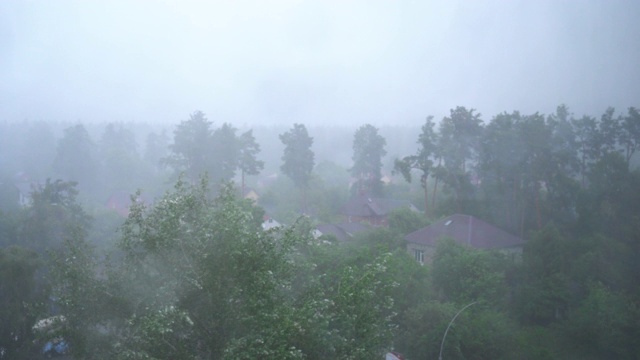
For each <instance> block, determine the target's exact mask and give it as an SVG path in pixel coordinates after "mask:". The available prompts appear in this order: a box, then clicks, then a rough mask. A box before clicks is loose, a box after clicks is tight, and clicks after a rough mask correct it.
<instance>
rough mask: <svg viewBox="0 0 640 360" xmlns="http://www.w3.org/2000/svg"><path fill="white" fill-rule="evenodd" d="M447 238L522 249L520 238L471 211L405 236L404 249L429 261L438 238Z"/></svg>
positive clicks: (480, 245)
mask: <svg viewBox="0 0 640 360" xmlns="http://www.w3.org/2000/svg"><path fill="white" fill-rule="evenodd" d="M444 238H450V239H453V241H455V242H456V243H458V244H461V245H466V246H470V247H472V248H474V249H482V250H499V251H502V252H505V253H508V254H512V255H513V256H516V255H519V254H521V253H522V247H523V245H524V243H525V242H524V240H522V239H521V238H519V237H517V236H514V235H511V234H509V233H508V232H506V231H504V230H502V229H499V228H497V227H495V226H494V225H491V224H489V223H487V222H485V221H483V220H480V219H478V218H476V217H473V216H471V215H460V214H456V215H451V216H448V217H446V218H444V219H441V220H439V221H437V222H435V223H433V224H431V225H429V226H427V227H424V228H422V229H420V230H417V231H414V232H412V233H410V234H408V235H407V236H405V240H407V251H408V252H409V254H410V255H411V256H413V257H414V258H415V259H416V261H418V262H419V263H421V264H424V263H425V262H426V263H430V262H431V259H432V258H433V255H434V254H435V251H436V247H437V246H438V242H439V241H440V240H441V239H444Z"/></svg>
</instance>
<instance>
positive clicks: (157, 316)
mask: <svg viewBox="0 0 640 360" xmlns="http://www.w3.org/2000/svg"><path fill="white" fill-rule="evenodd" d="M637 150H640V112H639V111H638V109H636V108H633V107H631V108H629V109H627V110H626V111H622V112H619V111H618V112H616V111H615V110H614V109H612V108H609V109H606V111H605V112H604V113H603V114H602V115H600V116H598V117H593V116H588V115H584V116H576V115H574V114H572V113H571V111H570V110H569V108H568V107H566V106H564V105H561V106H559V107H558V108H557V110H556V112H555V113H553V114H540V113H534V114H521V113H520V112H518V111H514V112H511V113H506V112H505V113H501V114H497V115H495V116H493V117H491V118H488V117H484V116H483V115H481V114H480V113H479V112H478V111H476V110H475V109H470V108H466V107H457V108H455V109H451V110H450V113H449V115H448V116H446V117H444V118H442V119H438V120H437V121H436V119H434V118H433V117H430V116H429V117H426V118H425V121H424V122H423V123H422V124H421V125H420V126H416V127H408V126H407V127H405V126H391V125H387V126H380V127H376V126H374V125H371V124H359V125H357V126H344V127H329V126H326V127H325V126H315V127H307V126H306V125H304V123H303V122H302V121H301V122H299V123H296V124H291V126H281V127H279V126H271V127H265V126H255V127H252V128H249V127H246V126H244V127H236V126H234V125H232V124H230V123H228V122H225V121H224V119H215V118H214V119H209V118H208V117H207V114H204V113H202V112H200V111H195V112H194V113H192V114H187V115H186V116H185V119H183V120H182V121H180V122H179V123H177V124H175V125H171V126H164V127H163V126H160V125H158V124H153V123H144V122H140V123H119V122H112V123H108V124H94V123H79V122H74V123H68V124H63V123H48V122H45V121H26V120H25V121H19V122H8V121H5V122H0V359H36V358H40V357H46V356H57V355H63V356H70V357H72V358H76V359H327V358H335V359H363V360H364V359H382V358H384V354H385V353H386V352H389V351H395V352H398V353H402V354H403V356H404V358H405V359H435V358H438V357H439V356H442V358H443V359H637V358H638V357H639V356H640V341H638V339H640V321H638V320H639V319H640V262H639V261H638V260H637V259H638V258H640V155H638V152H640V151H637ZM362 195H364V196H369V197H371V198H383V199H393V200H403V201H407V202H410V203H412V204H413V205H414V206H415V207H416V208H417V209H418V210H419V211H418V212H414V211H402V210H397V211H393V212H391V213H390V215H389V219H388V224H387V223H385V226H370V227H369V228H368V230H367V231H363V232H359V233H357V234H350V235H353V236H352V237H351V238H350V239H349V240H348V241H338V240H337V239H336V238H335V237H332V236H326V235H323V236H320V237H318V236H314V234H315V232H316V230H315V229H317V226H318V225H319V224H334V223H339V222H341V221H343V220H344V214H343V207H344V205H345V204H346V203H347V202H348V201H349V199H351V198H353V197H356V196H362ZM453 214H465V215H472V216H474V217H477V218H479V219H483V220H484V221H487V222H489V223H491V224H494V225H496V226H497V227H499V228H501V229H504V230H505V231H507V232H509V233H510V234H513V235H516V236H518V237H520V238H522V239H524V240H525V241H526V243H525V245H524V248H523V250H522V253H521V254H520V255H519V256H516V257H514V256H507V255H506V254H504V253H502V252H500V251H489V250H478V249H474V248H471V247H468V246H464V245H460V244H458V243H455V242H453V241H451V239H443V240H442V241H441V242H440V243H439V245H438V246H437V249H436V251H435V255H434V257H433V259H432V261H430V262H428V263H425V264H424V265H423V264H420V263H418V262H417V261H415V259H414V257H413V256H412V255H411V254H410V253H409V252H408V251H407V244H406V239H405V236H406V235H407V234H409V233H411V232H413V231H415V230H418V229H420V228H423V227H425V226H427V225H429V224H432V223H434V222H436V221H437V220H439V219H442V218H443V217H445V216H449V215H453ZM265 221H276V223H277V224H282V226H278V227H275V228H267V227H265V226H264V224H265ZM471 304H473V305H471ZM468 305H469V307H468V309H467V308H465V306H468ZM461 309H465V310H464V312H462V313H459V311H460V310H461ZM458 314H459V316H458V317H457V318H456V320H455V323H454V325H453V326H452V327H451V328H450V329H449V330H448V333H447V337H446V342H445V341H444V338H443V336H444V333H445V331H446V330H447V328H448V326H449V325H450V321H451V320H452V319H453V318H454V316H457V315H458ZM61 344H62V345H61ZM56 345H58V347H57V348H56Z"/></svg>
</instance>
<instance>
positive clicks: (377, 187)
mask: <svg viewBox="0 0 640 360" xmlns="http://www.w3.org/2000/svg"><path fill="white" fill-rule="evenodd" d="M386 144H387V141H386V140H385V139H384V138H383V137H382V136H381V135H379V134H378V128H376V127H375V126H373V125H371V124H365V125H362V126H360V127H359V128H358V129H357V130H356V132H355V134H354V136H353V156H352V158H351V159H352V160H353V166H352V167H351V169H349V171H350V172H351V175H353V176H354V177H355V178H356V179H357V181H358V182H357V192H359V193H371V194H372V195H376V196H381V195H382V184H381V182H380V179H381V178H382V174H381V171H382V157H383V156H385V155H386V154H387V151H386V150H385V148H384V147H385V145H386Z"/></svg>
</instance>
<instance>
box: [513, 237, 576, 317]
mask: <svg viewBox="0 0 640 360" xmlns="http://www.w3.org/2000/svg"><path fill="white" fill-rule="evenodd" d="M570 250H571V245H570V242H569V240H568V239H567V238H566V237H565V236H563V235H561V234H560V232H559V231H558V229H557V228H555V227H553V226H547V227H545V228H544V229H542V230H541V231H539V232H537V233H536V234H535V235H534V236H533V238H532V239H530V240H529V241H528V242H527V243H526V244H525V248H524V252H523V255H522V258H523V267H522V274H523V278H522V279H521V282H520V286H519V288H518V290H517V292H516V299H515V308H516V314H517V316H518V317H519V318H520V320H521V321H522V322H524V323H525V324H538V325H548V324H550V323H552V322H555V321H558V320H561V319H563V318H564V316H565V315H566V312H567V309H568V306H569V301H570V292H569V282H570V276H569V273H570V266H571V264H570V262H569V261H567V259H570V258H571V257H572V256H574V255H572V254H571V252H570Z"/></svg>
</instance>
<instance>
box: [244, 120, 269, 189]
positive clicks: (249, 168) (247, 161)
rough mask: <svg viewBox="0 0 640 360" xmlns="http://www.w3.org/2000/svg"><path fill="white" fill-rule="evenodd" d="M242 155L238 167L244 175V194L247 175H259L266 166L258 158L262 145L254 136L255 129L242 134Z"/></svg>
mask: <svg viewBox="0 0 640 360" xmlns="http://www.w3.org/2000/svg"><path fill="white" fill-rule="evenodd" d="M239 141H240V156H239V158H238V168H239V169H240V175H241V176H242V194H243V196H244V192H245V189H244V177H245V175H258V174H259V173H260V171H261V170H262V169H263V168H264V162H263V161H260V160H258V159H257V158H256V155H258V153H259V152H260V145H259V144H258V143H257V142H256V139H255V138H254V137H253V130H249V131H246V132H244V133H242V135H240V139H239Z"/></svg>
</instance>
